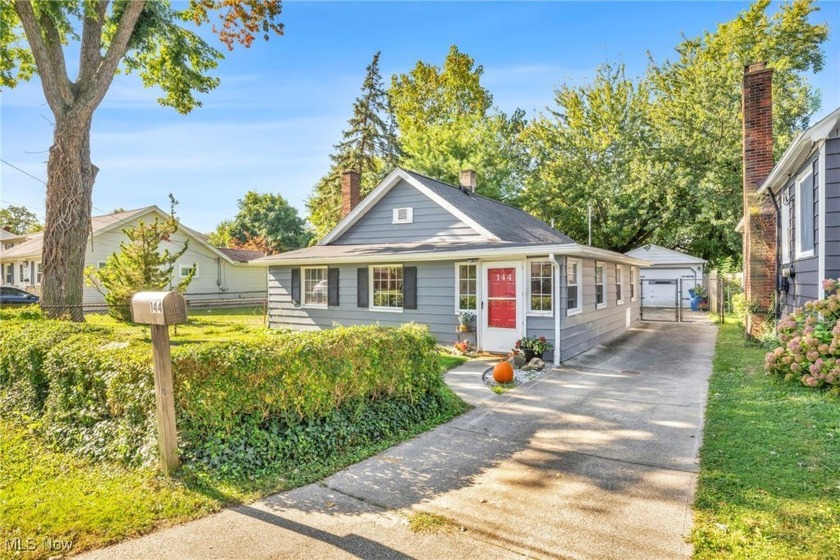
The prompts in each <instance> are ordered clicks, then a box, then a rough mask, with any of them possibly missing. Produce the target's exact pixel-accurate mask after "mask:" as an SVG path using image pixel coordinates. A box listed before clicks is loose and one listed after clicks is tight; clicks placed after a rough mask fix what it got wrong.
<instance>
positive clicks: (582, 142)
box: [521, 0, 828, 266]
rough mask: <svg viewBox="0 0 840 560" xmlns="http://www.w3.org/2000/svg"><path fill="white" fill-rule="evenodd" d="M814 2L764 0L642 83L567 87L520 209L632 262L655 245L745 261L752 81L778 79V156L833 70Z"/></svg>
mask: <svg viewBox="0 0 840 560" xmlns="http://www.w3.org/2000/svg"><path fill="white" fill-rule="evenodd" d="M816 9H817V8H816V6H815V4H814V2H813V0H794V1H792V2H789V3H785V4H782V5H781V6H780V7H779V10H778V11H777V12H776V13H775V14H773V15H772V16H771V15H769V14H768V10H769V1H768V0H758V1H757V2H755V3H754V4H752V5H751V6H750V7H749V8H747V9H746V10H744V11H743V12H741V13H740V14H739V15H738V17H737V18H735V19H734V20H732V21H730V22H727V23H723V24H721V25H719V26H718V28H717V29H716V30H715V31H714V32H706V33H704V34H703V35H702V36H700V37H696V38H688V39H686V40H685V41H683V42H682V43H680V44H679V45H677V47H676V54H677V57H676V59H675V60H674V61H666V62H664V63H662V64H660V65H657V64H656V63H655V61H653V60H651V62H650V64H649V67H648V70H647V73H646V75H645V76H644V77H643V78H642V79H639V80H633V79H630V78H628V77H627V76H625V74H624V69H623V68H622V67H620V66H618V67H612V66H609V65H606V66H604V67H602V68H601V69H600V70H599V71H598V73H597V74H596V76H595V78H594V80H593V81H592V83H590V84H587V85H584V86H581V87H574V86H571V85H563V86H561V87H560V88H559V89H558V90H557V92H556V104H557V106H556V107H555V108H554V109H552V110H550V111H548V112H546V113H544V114H543V115H541V116H540V117H539V118H537V119H536V120H535V121H534V122H533V123H531V125H530V126H529V127H528V130H527V131H526V133H525V135H524V137H525V139H526V144H527V146H528V152H529V157H530V158H531V161H530V164H531V166H530V172H529V173H528V177H527V179H526V185H527V186H526V188H525V190H524V192H523V194H522V198H521V202H522V204H523V205H524V206H525V207H526V208H527V209H528V210H530V211H532V212H534V213H535V214H537V215H538V216H540V217H542V218H543V219H545V220H547V221H551V220H554V221H555V225H556V227H557V228H558V229H561V230H563V231H565V232H567V233H568V234H569V235H571V236H572V237H573V238H575V239H577V240H579V241H584V240H586V237H587V235H586V233H587V209H588V206H589V205H590V204H591V205H592V208H593V243H595V244H597V245H600V246H603V247H607V248H610V249H614V250H617V251H626V250H628V249H632V248H634V247H636V246H639V245H641V244H644V243H648V242H653V243H657V244H660V245H664V246H666V247H671V248H674V249H679V250H684V251H688V252H690V253H692V254H695V255H697V256H701V257H703V258H706V259H708V260H710V261H711V262H712V265H713V266H715V265H717V264H718V263H727V266H731V262H732V259H735V260H738V259H740V254H741V248H740V247H741V236H740V234H738V233H736V232H735V231H734V229H735V226H736V225H737V223H738V221H739V220H740V218H741V216H742V212H743V211H742V191H741V189H742V153H741V152H742V143H741V142H742V139H741V133H742V132H741V130H742V129H741V114H740V113H741V80H742V77H743V72H744V66H746V65H747V64H750V63H753V62H758V61H767V62H768V65H769V66H770V67H772V68H773V69H774V75H773V82H774V83H773V86H774V87H773V113H774V133H775V150H776V154H777V157H778V155H780V154H781V153H782V152H783V151H784V150H785V149H786V148H787V146H788V145H789V144H790V141H791V139H792V138H793V136H794V135H795V134H796V133H797V132H798V131H799V130H801V129H802V128H803V127H805V126H806V125H807V123H808V121H809V119H810V116H811V115H812V114H813V112H814V110H815V109H816V107H817V105H818V97H817V95H816V93H815V92H814V90H813V89H812V88H811V86H810V85H809V84H808V82H807V79H806V77H805V74H806V73H807V72H808V71H814V72H818V71H820V70H821V69H822V67H823V62H824V54H823V52H822V49H821V45H822V43H824V42H825V39H826V37H827V32H828V30H827V28H826V26H824V25H813V24H811V23H810V22H809V21H808V16H809V15H810V14H811V13H813V12H814V11H815V10H816Z"/></svg>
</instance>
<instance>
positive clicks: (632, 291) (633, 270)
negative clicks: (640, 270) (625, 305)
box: [630, 266, 636, 301]
mask: <svg viewBox="0 0 840 560" xmlns="http://www.w3.org/2000/svg"><path fill="white" fill-rule="evenodd" d="M630 301H636V267H635V266H631V267H630Z"/></svg>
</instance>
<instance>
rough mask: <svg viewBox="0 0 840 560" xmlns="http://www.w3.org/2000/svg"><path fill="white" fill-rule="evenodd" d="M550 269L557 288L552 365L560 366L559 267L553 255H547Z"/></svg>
mask: <svg viewBox="0 0 840 560" xmlns="http://www.w3.org/2000/svg"><path fill="white" fill-rule="evenodd" d="M548 259H549V260H550V261H551V265H552V268H553V269H554V270H555V271H556V274H555V278H556V279H555V281H554V285H555V286H556V287H557V288H556V292H557V297H555V298H554V365H555V366H557V365H559V364H560V265H559V264H557V259H556V258H555V255H554V253H549V254H548Z"/></svg>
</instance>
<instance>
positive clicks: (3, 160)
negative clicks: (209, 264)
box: [0, 158, 207, 257]
mask: <svg viewBox="0 0 840 560" xmlns="http://www.w3.org/2000/svg"><path fill="white" fill-rule="evenodd" d="M0 161H2V162H3V163H5V164H6V165H8V166H9V167H11V168H12V169H16V170H18V171H20V172H21V173H23V174H24V175H26V176H28V177H31V178H33V179H35V180H36V181H38V182H39V183H42V184H44V185H46V184H47V183H46V181H44V180H43V179H40V178H38V177H36V176H35V175H33V174H31V173H29V172H27V171H24V170H23V169H21V168H20V167H18V166H16V165H12V164H11V163H9V162H8V161H6V160H5V159H2V158H0ZM0 202H4V203H6V204H14V203H13V202H10V201H8V200H3V201H0ZM15 206H23V207H24V208H28V209H29V210H34V208H30V207H29V206H25V205H23V204H15ZM91 208H93V209H94V210H96V211H98V212H102V213H103V214H111V213H112V212H106V211H105V210H102V209H101V208H97V207H96V206H93V205H91ZM186 252H187V253H194V254H196V255H198V256H200V257H207V255H204V254H202V253H199V252H197V251H193V250H192V249H190V248H187V251H186Z"/></svg>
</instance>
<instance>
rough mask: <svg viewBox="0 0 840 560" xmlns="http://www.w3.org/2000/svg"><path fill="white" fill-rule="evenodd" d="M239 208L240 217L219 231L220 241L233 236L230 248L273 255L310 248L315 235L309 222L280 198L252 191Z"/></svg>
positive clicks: (222, 224) (242, 200)
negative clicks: (226, 236) (309, 226)
mask: <svg viewBox="0 0 840 560" xmlns="http://www.w3.org/2000/svg"><path fill="white" fill-rule="evenodd" d="M238 204H239V212H238V213H237V214H236V217H235V218H234V219H233V220H231V221H230V222H222V223H221V224H219V228H217V230H216V231H217V233H219V236H220V237H221V236H223V235H228V236H229V240H228V243H227V246H228V247H238V248H243V249H245V248H247V249H258V250H261V251H265V252H267V253H269V254H271V253H281V252H283V251H290V250H292V249H299V248H301V247H306V246H307V245H308V244H309V240H310V238H311V236H312V234H311V233H310V232H309V231H308V230H307V229H306V222H305V221H304V220H303V218H301V217H300V216H299V215H298V211H297V209H296V208H294V207H293V206H291V205H289V203H288V202H286V199H285V198H283V197H282V196H280V195H279V194H260V193H258V192H256V191H248V192H247V193H245V197H244V198H241V199H240V200H239V201H238ZM225 230H226V231H225Z"/></svg>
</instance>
